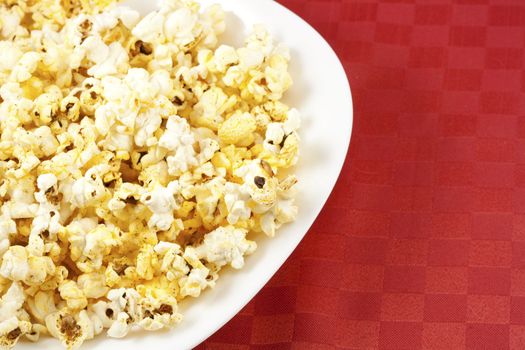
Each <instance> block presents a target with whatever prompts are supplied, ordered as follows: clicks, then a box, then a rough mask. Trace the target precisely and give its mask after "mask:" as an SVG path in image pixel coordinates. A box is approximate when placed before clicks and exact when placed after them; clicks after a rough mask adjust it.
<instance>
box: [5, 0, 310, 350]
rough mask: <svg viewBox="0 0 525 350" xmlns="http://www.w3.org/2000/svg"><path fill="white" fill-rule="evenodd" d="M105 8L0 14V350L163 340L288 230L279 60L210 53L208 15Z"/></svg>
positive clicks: (251, 41) (34, 8) (289, 153)
mask: <svg viewBox="0 0 525 350" xmlns="http://www.w3.org/2000/svg"><path fill="white" fill-rule="evenodd" d="M113 3H114V1H113V0H89V1H88V0H86V1H84V0H81V1H73V2H68V1H62V2H61V1H57V0H41V1H30V2H28V1H25V0H24V1H18V2H16V1H10V2H7V3H5V4H0V24H1V25H0V39H2V40H0V80H2V84H0V97H1V100H2V103H0V116H1V118H0V199H1V200H0V348H2V349H3V348H10V347H12V346H14V344H15V343H16V342H17V341H18V340H19V339H20V337H26V338H28V339H29V340H31V341H38V340H39V338H40V337H41V336H47V335H51V336H53V337H55V338H57V339H59V340H60V341H61V342H62V343H63V345H64V346H65V347H66V348H68V349H75V348H78V347H79V346H80V345H81V344H82V343H83V342H84V341H87V340H89V339H92V338H94V337H95V336H97V335H98V334H100V333H103V332H105V333H107V335H108V336H110V337H115V338H121V337H124V336H126V335H127V334H128V333H129V332H130V331H131V330H132V329H133V328H141V329H144V330H148V331H155V330H159V329H163V328H171V327H174V326H176V325H177V324H178V323H179V322H181V320H182V316H181V314H180V313H179V311H178V302H179V301H181V300H183V299H184V298H187V297H198V296H199V295H200V294H201V293H202V291H203V290H205V289H207V288H213V287H214V286H215V283H217V280H218V278H219V276H220V271H221V270H222V269H223V268H225V267H227V266H231V267H233V268H234V269H240V268H242V267H243V266H244V264H245V259H246V257H247V256H248V255H250V254H252V253H253V252H254V251H255V249H256V247H257V244H256V243H255V242H254V241H251V240H249V239H247V236H248V234H249V233H251V232H263V233H265V234H266V235H268V236H274V235H275V234H276V231H277V230H278V228H279V227H280V226H282V225H284V224H286V223H288V222H291V221H293V220H294V219H295V218H296V216H297V206H296V204H295V202H294V198H295V192H296V190H295V184H296V182H297V179H296V178H295V176H293V175H285V174H291V171H290V170H287V169H288V168H290V167H291V166H293V165H294V164H295V163H296V162H297V159H298V156H299V134H298V130H299V128H300V125H301V118H300V114H299V112H298V111H297V110H295V109H294V108H290V107H288V106H287V105H286V104H284V103H283V102H281V101H280V99H281V97H282V96H283V94H284V93H285V92H286V91H287V90H288V89H289V87H290V86H291V84H292V79H291V77H290V74H289V73H288V63H289V61H290V54H289V52H288V50H287V49H286V48H285V47H284V46H282V45H278V44H277V45H276V44H275V43H274V41H273V39H272V37H271V36H270V34H269V33H268V32H267V31H266V30H264V28H263V27H261V26H255V27H254V28H253V31H252V33H251V34H250V35H249V36H248V38H247V39H246V41H245V43H244V45H243V46H242V47H233V46H228V45H221V44H220V43H219V37H220V35H221V34H222V33H223V32H224V30H225V14H224V11H223V10H222V9H221V7H220V6H218V5H214V6H210V7H208V8H203V9H200V5H199V4H198V3H197V2H194V1H179V0H162V1H161V4H160V8H159V10H158V11H155V12H152V13H150V14H149V15H147V16H145V17H142V18H141V16H140V15H139V13H138V12H136V11H135V10H133V9H130V8H127V7H123V6H117V5H115V4H113ZM26 19H30V20H26Z"/></svg>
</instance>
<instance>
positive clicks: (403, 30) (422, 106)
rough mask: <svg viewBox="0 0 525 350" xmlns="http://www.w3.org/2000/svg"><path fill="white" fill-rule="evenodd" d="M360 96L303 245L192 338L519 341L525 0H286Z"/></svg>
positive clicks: (226, 341) (230, 344)
mask: <svg viewBox="0 0 525 350" xmlns="http://www.w3.org/2000/svg"><path fill="white" fill-rule="evenodd" d="M281 2H282V3H283V4H284V5H285V6H287V7H289V8H290V9H292V10H293V11H294V12H296V13H297V14H299V15H300V16H302V17H303V18H305V19H306V20H307V21H308V22H310V23H311V24H312V25H313V26H314V27H316V28H317V29H318V30H319V31H320V32H321V33H322V34H323V35H324V36H325V37H326V38H327V40H328V41H329V42H330V43H331V44H332V45H333V47H334V48H335V50H336V51H337V52H338V54H339V55H340V57H341V59H342V61H343V62H344V65H345V68H346V70H347V73H348V76H349V79H350V82H351V85H352V92H353V97H354V104H355V116H354V118H355V119H354V132H353V137H352V142H351V146H350V153H349V156H348V159H347V162H346V164H345V166H344V169H343V173H342V177H341V179H340V181H339V183H338V185H337V187H336V189H335V191H334V193H333V195H332V196H331V198H330V200H329V202H328V204H327V205H326V207H325V209H324V210H323V212H322V214H321V215H320V216H319V218H318V220H317V222H316V224H315V225H314V226H313V227H312V229H311V230H310V232H309V233H308V235H307V236H306V238H305V239H304V241H303V242H302V243H301V245H300V246H299V248H298V250H297V251H296V252H295V253H294V254H293V256H292V257H291V258H290V259H289V260H288V261H287V263H286V264H285V265H284V266H283V267H282V268H281V270H280V271H279V272H278V273H277V275H276V276H275V277H274V278H273V279H272V281H271V282H270V283H269V284H268V285H267V286H266V287H265V288H264V289H263V290H262V291H261V292H260V293H259V295H258V296H257V297H256V298H255V299H254V300H253V301H252V302H251V303H250V304H249V305H248V306H247V307H246V308H245V309H244V310H243V311H242V312H241V313H240V314H239V315H238V316H237V317H235V318H234V319H233V320H232V321H231V322H229V323H228V324H227V325H226V326H225V327H223V328H222V329H221V330H220V331H218V332H217V333H216V334H215V335H213V336H212V337H211V338H209V339H208V340H207V341H206V342H204V343H203V344H202V345H201V346H200V347H199V348H198V349H217V350H219V349H234V350H235V349H239V350H248V349H251V350H255V349H258V350H262V349H277V350H279V349H301V350H302V349H305V350H309V349H311V350H325V349H326V350H328V349H381V350H387V349H393V350H397V349H432V350H437V349H443V350H454V349H473V350H474V349H475V350H478V349H487V350H500V349H501V350H504V349H520V350H521V349H525V99H524V96H525V95H524V93H525V73H524V68H525V64H524V55H525V1H524V0H388V1H387V0H381V1H377V0H376V1H372V0H281Z"/></svg>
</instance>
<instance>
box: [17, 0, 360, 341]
mask: <svg viewBox="0 0 525 350" xmlns="http://www.w3.org/2000/svg"><path fill="white" fill-rule="evenodd" d="M201 2H202V3H203V4H205V5H207V4H212V3H219V4H221V5H222V6H223V8H224V9H225V10H226V11H228V17H227V27H228V29H227V33H226V35H225V37H224V40H223V41H225V42H226V43H230V44H242V40H243V38H244V37H245V35H246V34H247V32H248V30H249V29H250V28H251V26H252V25H253V24H257V23H262V24H264V25H265V26H266V28H268V30H269V31H270V32H271V33H272V34H273V35H274V37H275V38H276V39H277V41H280V42H284V43H285V44H286V45H287V46H288V47H290V49H291V53H292V62H291V68H290V69H291V74H292V77H293V79H294V85H293V87H292V89H291V90H290V91H289V92H288V93H287V95H286V98H285V101H286V102H287V103H289V104H290V105H291V106H294V107H296V108H298V109H299V110H300V111H301V113H302V116H303V121H302V128H301V130H300V135H301V158H300V161H299V164H298V166H297V175H298V177H299V184H298V188H299V192H300V194H299V196H298V205H299V216H298V218H297V221H296V222H294V223H292V224H289V225H286V226H284V227H282V228H281V229H280V230H279V231H278V232H277V235H276V237H275V238H273V239H270V238H266V237H264V236H261V237H257V239H258V241H257V244H258V246H259V247H258V249H257V251H256V252H255V253H254V254H253V255H251V256H249V257H248V258H247V261H246V265H245V267H244V268H243V269H242V270H239V271H234V270H226V271H223V273H222V275H221V277H220V278H219V280H218V282H217V285H216V287H215V288H214V289H212V290H208V291H206V292H205V293H203V295H201V296H200V297H199V298H197V299H188V300H185V301H184V302H183V303H182V304H181V312H182V313H183V315H184V319H183V321H182V323H181V324H180V325H178V326H177V327H176V328H175V329H173V330H168V331H163V332H135V333H132V334H130V335H129V336H128V337H126V338H124V339H110V338H107V337H105V336H100V337H98V338H97V339H95V340H91V341H87V342H86V343H84V345H83V346H82V349H85V350H95V349H96V350H105V349H111V348H116V347H120V348H121V349H126V350H135V349H137V350H139V349H140V350H143V349H147V348H150V349H155V350H163V349H169V350H179V349H191V348H193V347H195V346H196V345H198V344H199V343H201V342H202V341H204V340H205V339H206V338H208V337H209V336H210V335H212V334H213V333H214V332H215V331H217V330H218V329H219V328H220V327H222V326H223V325H224V324H225V323H226V322H228V321H229V320H230V319H231V318H233V317H234V316H235V315H236V314H237V312H239V310H241V309H242V307H244V306H245V305H246V304H247V303H248V302H249V301H250V299H252V298H253V297H254V296H255V294H257V292H258V291H259V290H261V288H263V286H264V285H265V284H266V283H267V282H268V280H269V279H270V278H271V277H272V276H273V274H275V272H276V271H277V270H278V269H279V267H281V265H282V264H283V263H284V262H285V260H286V259H287V258H288V257H289V256H290V254H291V253H292V252H293V250H294V249H295V248H296V247H297V245H298V244H299V242H300V241H301V239H302V238H303V237H304V236H305V234H306V233H307V231H308V229H309V228H310V226H311V225H312V224H313V222H314V220H315V218H316V217H317V215H318V214H319V212H320V211H321V209H322V207H323V205H324V204H325V202H326V200H327V199H328V196H329V195H330V192H331V191H332V188H333V187H334V185H335V182H336V180H337V178H338V176H339V173H340V171H341V167H342V166H343V162H344V160H345V157H346V153H347V149H348V145H349V142H350V135H351V131H352V113H353V110H352V99H351V94H350V87H349V85H348V80H347V78H346V74H345V71H344V69H343V67H342V65H341V63H340V61H339V60H338V58H337V56H336V54H335V53H334V51H333V50H332V49H331V48H330V46H329V45H328V43H327V42H326V41H325V40H324V39H323V38H322V37H321V35H319V34H318V33H317V32H316V31H315V30H314V29H313V28H312V27H311V26H310V25H308V24H307V23H306V22H305V21H303V20H302V19H301V18H299V17H298V16H297V15H295V14H293V13H292V12H291V11H289V10H287V9H286V8H285V7H283V6H282V5H280V4H278V3H277V2H274V1H272V0H249V1H246V0H201ZM126 4H127V5H130V6H132V7H134V8H136V9H139V10H140V11H142V12H144V13H147V12H149V11H151V10H154V9H155V8H156V3H155V1H146V0H130V1H126ZM276 302H277V301H276ZM58 346H59V345H58V343H57V341H56V340H54V339H45V340H42V341H41V342H39V343H37V344H32V343H27V342H23V343H20V344H18V346H17V349H20V350H23V349H34V348H36V347H40V348H48V349H57V348H58Z"/></svg>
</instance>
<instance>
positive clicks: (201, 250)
mask: <svg viewBox="0 0 525 350" xmlns="http://www.w3.org/2000/svg"><path fill="white" fill-rule="evenodd" d="M245 237H246V231H245V230H242V229H236V228H234V227H233V226H226V227H219V228H218V229H216V230H214V231H212V232H210V233H208V234H207V235H206V236H205V238H204V242H203V244H202V245H200V246H198V247H197V248H196V252H197V254H198V256H199V257H200V258H201V259H206V261H208V262H210V263H214V264H215V265H216V266H217V267H222V266H224V265H227V264H230V265H231V266H232V267H233V268H234V269H240V268H242V267H243V266H244V255H249V254H251V253H253V252H254V251H255V249H256V247H257V244H256V243H255V242H252V241H248V240H246V238H245Z"/></svg>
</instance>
